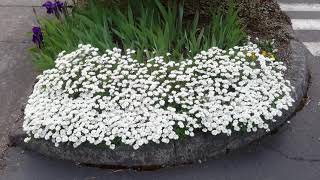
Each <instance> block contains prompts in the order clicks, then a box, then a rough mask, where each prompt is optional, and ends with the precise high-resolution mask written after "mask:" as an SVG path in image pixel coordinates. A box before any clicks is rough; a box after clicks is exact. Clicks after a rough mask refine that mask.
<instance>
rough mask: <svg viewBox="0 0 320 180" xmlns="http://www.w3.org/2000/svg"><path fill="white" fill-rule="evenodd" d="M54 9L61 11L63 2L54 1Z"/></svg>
mask: <svg viewBox="0 0 320 180" xmlns="http://www.w3.org/2000/svg"><path fill="white" fill-rule="evenodd" d="M55 4H56V7H57V8H58V9H59V11H62V8H63V6H64V4H63V2H60V1H55Z"/></svg>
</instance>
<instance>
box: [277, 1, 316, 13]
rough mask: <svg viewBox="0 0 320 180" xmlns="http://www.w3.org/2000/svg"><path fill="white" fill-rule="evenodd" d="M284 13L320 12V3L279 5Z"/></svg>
mask: <svg viewBox="0 0 320 180" xmlns="http://www.w3.org/2000/svg"><path fill="white" fill-rule="evenodd" d="M279 5H280V7H281V9H282V10H283V11H320V3H316V4H308V3H290V4H288V3H279Z"/></svg>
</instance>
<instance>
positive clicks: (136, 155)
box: [10, 39, 309, 168]
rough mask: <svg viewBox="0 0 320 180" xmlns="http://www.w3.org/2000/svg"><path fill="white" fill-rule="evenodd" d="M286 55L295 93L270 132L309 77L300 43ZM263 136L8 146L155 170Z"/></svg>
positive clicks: (15, 140)
mask: <svg viewBox="0 0 320 180" xmlns="http://www.w3.org/2000/svg"><path fill="white" fill-rule="evenodd" d="M289 52H290V54H291V58H290V60H289V63H288V70H287V74H286V77H287V79H288V80H290V81H291V84H292V86H293V87H294V88H295V92H292V97H293V98H294V99H295V103H294V104H293V106H292V107H290V108H289V110H287V111H285V112H283V116H282V117H280V118H278V119H277V122H275V123H273V124H271V125H270V126H271V127H270V128H271V130H274V129H276V128H279V127H280V126H281V125H282V124H283V123H284V122H286V121H287V120H288V119H289V118H290V117H291V116H292V115H294V113H295V111H296V109H297V108H298V107H299V105H300V102H301V101H302V99H303V97H304V95H305V93H306V91H307V87H308V79H309V74H308V69H307V65H306V58H307V53H308V51H307V50H306V48H305V47H304V45H303V44H302V43H300V42H298V41H296V40H294V39H293V40H291V42H290V46H289ZM267 134H268V133H267V132H266V131H263V130H259V131H257V132H255V133H244V134H241V133H234V134H233V135H232V136H229V137H228V136H226V135H218V136H212V135H211V134H209V133H202V132H198V133H196V135H195V136H194V137H186V138H184V139H180V140H178V141H171V142H170V143H169V144H164V143H161V144H148V145H144V146H143V147H141V148H140V149H139V150H133V148H132V147H130V146H127V145H120V146H118V147H117V148H116V150H110V149H108V148H105V147H100V146H94V145H91V144H85V145H81V146H79V147H78V148H75V149H74V148H73V146H72V145H71V144H68V143H66V144H61V145H60V146H59V147H55V146H54V145H53V143H52V142H50V141H45V140H42V139H37V140H32V141H31V142H29V143H27V144H26V143H24V142H23V139H24V137H25V135H24V134H18V135H17V134H16V135H13V136H11V137H10V139H11V142H12V144H15V145H20V146H22V147H24V148H26V149H29V150H32V151H35V152H38V153H40V154H43V155H46V156H48V157H52V158H56V159H63V160H71V161H75V162H79V163H83V164H93V165H97V166H101V165H103V166H107V167H108V166H109V167H116V168H117V167H126V168H130V167H136V168H140V167H141V168H148V167H151V168H152V167H154V168H157V167H162V166H173V165H179V164H185V163H194V162H198V161H199V160H201V161H205V160H207V159H210V158H213V157H216V156H217V155H220V154H224V153H226V152H228V151H230V150H235V149H238V148H240V147H243V146H245V145H247V144H249V143H251V142H253V141H256V140H258V139H260V138H261V137H263V136H265V135H267Z"/></svg>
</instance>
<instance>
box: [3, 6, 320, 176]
mask: <svg viewBox="0 0 320 180" xmlns="http://www.w3.org/2000/svg"><path fill="white" fill-rule="evenodd" d="M41 2H42V1H41V0H0V19H1V21H0V102H1V108H0V127H1V132H0V153H2V151H3V150H4V147H5V146H6V143H7V133H8V132H9V129H10V128H11V127H12V126H14V124H15V121H16V119H17V117H18V116H19V115H20V109H21V104H22V103H23V102H25V100H26V97H27V95H28V94H29V93H30V90H31V89H32V86H33V82H34V79H35V73H34V71H33V70H32V66H31V62H30V58H29V56H28V55H27V51H26V50H27V48H28V47H29V46H30V45H31V42H30V40H29V38H27V37H26V35H25V33H26V32H28V31H29V30H30V29H31V27H32V25H33V24H35V20H34V17H33V12H32V8H31V6H32V5H36V6H39V4H41ZM286 2H291V1H289V0H286ZM319 18H320V17H319ZM311 36H312V35H311ZM313 36H314V37H310V36H309V37H308V38H310V39H314V38H316V36H317V34H316V33H315V34H314V35H313ZM308 65H309V68H310V70H311V85H310V89H309V91H308V96H309V98H310V101H309V103H308V104H307V105H306V106H305V107H304V108H303V109H302V110H301V111H300V112H298V113H297V114H296V116H294V117H293V118H292V119H291V120H290V124H289V123H288V124H285V125H284V126H283V127H282V128H280V129H279V131H278V132H277V133H276V134H274V135H272V136H268V137H266V138H264V139H262V140H261V141H260V142H256V143H254V144H252V145H250V146H248V147H246V148H244V149H241V150H239V151H237V152H233V153H231V154H228V155H226V156H224V157H221V158H219V159H216V160H211V161H209V162H205V163H201V164H194V165H185V166H182V167H174V168H165V169H160V170H157V171H152V172H148V171H147V172H137V171H133V170H118V171H114V170H108V169H99V168H94V167H84V166H78V165H76V164H75V163H72V162H65V161H59V160H52V159H48V158H46V157H43V156H40V155H38V154H35V153H32V152H28V151H24V150H22V149H21V148H19V147H14V148H12V147H11V148H9V149H7V151H6V155H5V157H4V162H5V164H6V166H5V167H4V168H3V170H0V180H43V179H45V180H73V179H75V180H82V179H84V180H93V179H94V180H95V179H108V180H109V179H117V180H118V179H120V180H121V179H124V180H128V179H138V180H141V179H145V180H151V179H164V180H171V179H176V180H180V179H184V180H189V179H194V180H198V179H199V180H202V179H203V180H206V179H210V180H211V179H218V180H239V179H241V180H256V179H257V180H287V179H290V180H318V179H320V130H319V129H320V107H319V106H318V102H320V57H313V56H312V55H311V54H309V58H308ZM1 150H2V151H1Z"/></svg>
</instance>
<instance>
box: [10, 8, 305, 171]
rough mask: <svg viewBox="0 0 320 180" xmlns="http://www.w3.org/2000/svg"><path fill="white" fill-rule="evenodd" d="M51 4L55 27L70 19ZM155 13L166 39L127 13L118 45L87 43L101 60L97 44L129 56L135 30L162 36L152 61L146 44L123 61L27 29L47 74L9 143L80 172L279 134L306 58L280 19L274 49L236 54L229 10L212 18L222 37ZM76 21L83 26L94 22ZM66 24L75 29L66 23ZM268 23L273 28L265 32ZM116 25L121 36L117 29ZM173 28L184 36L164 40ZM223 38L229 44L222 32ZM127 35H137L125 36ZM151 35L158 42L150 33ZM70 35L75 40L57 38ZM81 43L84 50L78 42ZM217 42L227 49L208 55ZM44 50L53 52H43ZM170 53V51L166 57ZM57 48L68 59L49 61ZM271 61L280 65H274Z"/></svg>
mask: <svg viewBox="0 0 320 180" xmlns="http://www.w3.org/2000/svg"><path fill="white" fill-rule="evenodd" d="M56 5H59V8H58V6H57V7H55V8H56V9H50V8H51V7H52V6H51V5H50V6H49V5H48V4H46V7H47V9H48V7H49V10H53V11H52V12H55V14H56V16H57V17H58V19H59V18H61V15H60V14H59V12H65V13H66V12H67V11H66V10H63V9H62V8H60V6H61V7H62V6H63V4H56ZM264 5H266V4H264ZM157 6H159V4H158V5H157ZM268 8H274V9H271V10H270V9H265V11H266V12H265V13H262V14H263V16H265V15H266V14H268V15H271V14H272V13H275V12H277V13H280V14H281V11H279V7H278V6H274V7H272V6H270V7H269V6H268ZM151 9H152V8H151ZM159 9H160V10H161V13H162V15H163V16H164V17H165V18H164V19H165V21H164V22H165V24H164V26H165V28H164V33H163V34H161V33H162V32H161V31H158V30H159V28H160V29H161V26H159V27H158V29H157V28H155V29H156V31H154V32H149V31H148V30H147V29H143V28H144V27H143V25H145V23H150V22H152V23H151V24H150V25H151V26H157V25H154V23H153V21H152V20H151V21H150V19H148V18H146V19H145V21H143V22H142V24H141V22H140V20H137V22H138V24H139V23H140V24H139V25H137V27H135V26H136V25H135V24H134V23H133V22H134V21H135V20H134V19H131V18H130V14H132V13H133V12H131V10H130V9H129V10H128V14H129V18H128V22H127V23H128V24H131V25H132V26H131V28H133V29H134V28H136V29H135V31H132V32H130V31H129V32H128V31H127V30H126V29H121V28H122V27H123V26H124V24H121V23H123V22H125V21H126V20H127V19H123V22H121V23H120V24H117V23H116V22H115V25H112V28H111V29H110V30H111V31H114V36H115V37H116V38H115V37H113V38H110V37H109V35H108V36H104V41H105V42H104V43H97V42H98V41H99V42H100V40H98V39H96V40H94V38H96V37H98V36H96V37H95V35H93V36H92V37H91V39H88V38H84V39H87V40H88V41H89V42H91V43H93V44H96V45H98V46H101V47H100V48H99V50H100V53H101V50H103V49H102V48H103V47H104V46H108V45H110V46H111V45H112V44H113V43H117V44H119V43H120V44H121V47H122V48H125V47H127V48H128V45H130V43H131V42H132V41H136V40H137V39H138V40H139V42H140V41H141V40H145V39H144V35H143V34H140V31H141V32H142V33H144V32H148V33H149V35H148V36H146V37H148V38H150V39H151V40H152V38H155V37H156V36H159V37H161V38H159V39H158V40H157V41H154V43H155V50H154V51H153V53H154V54H155V55H150V53H151V51H150V50H151V49H152V48H150V47H146V46H145V45H146V44H148V43H149V41H148V40H146V41H144V43H145V44H136V45H138V46H139V48H140V49H139V48H138V52H137V53H136V52H135V51H133V50H127V51H126V53H125V54H122V53H121V52H120V49H113V50H107V51H106V53H105V54H103V55H99V52H98V51H99V50H98V49H96V48H94V47H92V46H91V45H79V47H78V49H73V48H74V45H72V46H68V44H65V45H63V44H61V43H59V42H56V41H55V40H56V39H55V36H57V34H55V35H54V36H53V38H52V34H54V33H55V30H54V29H52V27H54V26H55V23H56V22H54V23H50V22H49V21H45V22H44V23H45V25H46V26H44V27H47V29H46V31H47V33H48V34H51V37H48V34H47V35H46V34H45V36H47V39H46V38H44V39H45V40H44V42H43V36H42V33H41V29H39V28H34V42H35V43H36V44H37V46H38V48H40V50H37V49H33V50H32V53H33V55H34V57H36V63H37V65H40V68H44V69H49V70H45V71H44V73H43V75H41V76H39V77H38V79H39V81H38V82H37V83H36V85H35V90H34V92H33V94H32V95H31V96H30V100H29V101H28V104H27V106H26V110H25V122H24V125H23V128H24V131H25V132H26V133H27V135H23V134H20V135H16V136H14V137H13V138H12V139H13V140H14V141H17V143H19V144H21V145H22V146H24V147H26V148H28V149H31V150H33V151H37V152H39V153H42V154H45V155H47V156H50V157H54V158H58V159H65V160H72V161H76V162H80V163H83V164H94V165H106V166H111V167H161V166H168V165H169V166H170V165H178V164H184V163H191V162H198V161H199V160H200V161H204V160H207V159H210V158H212V157H215V156H217V155H219V154H223V153H226V152H228V151H230V150H234V149H238V148H240V147H243V146H244V145H247V144H249V143H250V142H252V141H255V140H258V139H259V138H261V137H262V136H264V135H266V134H268V133H269V132H270V131H272V130H274V129H276V128H278V127H279V126H281V124H283V123H284V122H286V121H287V120H288V119H289V118H290V117H291V116H292V115H293V114H294V113H295V110H296V109H297V107H298V106H299V105H300V102H301V100H302V98H303V96H304V94H305V92H306V89H307V82H308V72H307V68H306V59H305V58H306V52H307V51H306V50H305V48H304V46H303V45H302V44H301V43H299V42H297V41H296V40H294V39H290V38H289V37H293V33H292V30H291V27H290V26H289V25H288V24H287V23H286V21H287V19H286V18H285V17H282V18H280V19H277V20H279V21H281V22H279V24H281V26H282V27H281V28H279V29H281V30H284V31H287V32H286V36H285V38H281V37H279V35H280V34H281V33H280V31H277V33H274V34H273V35H271V36H273V37H276V38H277V39H275V41H276V44H277V45H278V47H279V49H280V52H278V53H277V54H273V52H274V51H273V47H272V46H271V45H272V44H270V43H261V44H259V42H261V41H259V40H257V42H256V43H257V44H258V45H256V44H253V43H251V42H249V43H248V44H247V45H244V46H241V45H240V46H237V45H238V44H239V43H241V42H242V40H241V39H242V38H241V37H243V33H242V30H241V28H240V27H239V26H238V22H237V20H235V19H234V18H235V17H236V16H235V15H236V14H235V13H234V11H233V10H230V7H229V11H228V13H227V15H226V18H225V19H226V21H225V22H223V21H224V20H221V19H222V18H220V19H219V18H215V17H213V19H214V20H213V22H212V23H213V24H214V25H217V24H220V26H219V28H220V29H219V28H218V29H217V28H216V27H217V26H214V27H213V29H212V28H211V25H210V26H208V27H202V30H201V29H199V30H198V27H199V26H200V27H201V26H203V25H201V23H200V25H198V21H199V20H198V19H197V18H195V19H194V20H193V23H192V26H191V27H190V28H191V29H190V31H191V32H190V34H189V32H188V31H185V30H184V29H182V25H183V26H185V24H183V23H181V22H179V23H177V24H176V25H177V27H174V26H170V24H169V25H168V22H171V21H172V20H174V19H176V18H175V17H174V16H172V14H181V13H178V12H181V11H177V12H176V11H175V10H176V9H179V8H177V7H175V6H174V8H173V11H172V12H171V11H168V12H165V11H164V10H163V8H162V7H161V6H160V7H159ZM148 10H149V9H148ZM152 11H153V10H151V11H148V12H152ZM48 12H50V11H48ZM100 12H102V11H100ZM142 12H144V9H143V11H142ZM191 12H192V11H191ZM117 13H118V12H116V13H110V14H117ZM170 13H171V14H170ZM219 13H220V12H219ZM219 13H218V15H219ZM200 14H201V13H200ZM79 15H81V14H79ZM79 15H78V16H79ZM218 15H215V16H217V17H219V16H218ZM240 15H241V11H240ZM119 16H120V17H123V16H122V15H119ZM244 16H245V15H244ZM259 16H262V15H261V14H260V15H259ZM75 17H76V16H75ZM79 17H80V19H81V20H83V23H84V25H88V24H91V22H89V23H88V19H85V18H83V17H81V16H79ZM141 17H143V18H145V17H146V16H145V14H142V15H141ZM179 17H180V16H179ZM221 17H223V16H221ZM246 17H247V18H249V19H252V18H253V17H249V16H248V15H247V16H246ZM76 18H77V17H76ZM98 18H99V16H98ZM257 18H258V19H259V18H261V17H257ZM102 19H103V18H102ZM181 19H182V16H181ZM200 19H201V18H200ZM231 19H233V20H231ZM262 19H266V18H265V17H262ZM267 19H268V18H267ZM65 21H67V22H69V23H70V24H72V23H74V22H73V21H72V19H71V20H70V19H67V18H66V20H65ZM110 21H112V20H110ZM110 21H108V22H110ZM156 21H159V22H158V23H159V25H160V24H161V23H162V20H161V19H156ZM75 22H78V21H75ZM224 24H227V25H226V26H224ZM274 24H277V23H273V24H269V25H270V26H274ZM279 24H278V25H279ZM91 25H92V24H91ZM104 26H105V24H104ZM48 27H51V28H48ZM59 27H61V28H64V29H63V30H62V32H63V31H65V32H68V33H74V30H72V29H71V30H70V27H68V26H65V27H64V26H59ZM117 27H118V28H119V29H118V30H114V28H117ZM186 27H188V26H186ZM68 28H69V29H68ZM174 28H176V30H179V31H185V33H182V34H180V32H179V31H178V32H175V33H176V34H175V35H174V36H172V37H171V35H169V36H167V35H166V32H171V31H172V32H174V31H175V30H173V29H174ZM247 28H250V26H247ZM256 28H258V27H256ZM265 29H266V31H270V28H265ZM84 31H86V29H84ZM99 31H100V29H99V30H97V32H99ZM226 31H230V32H231V33H232V35H233V36H231V38H230V34H228V33H226V34H224V33H225V32H226ZM49 32H50V33H49ZM101 32H103V31H101ZM159 32H160V34H159ZM247 32H249V34H251V35H253V36H255V37H256V36H259V37H264V38H265V36H268V35H269V33H268V32H265V33H263V32H262V29H261V28H260V29H259V30H256V29H252V28H250V29H247ZM59 33H61V31H60V32H59ZM79 33H80V34H81V33H83V32H80V31H79V32H78V34H79ZM132 33H137V34H136V35H135V36H131V34H132ZM152 33H155V34H156V36H154V35H150V34H152ZM62 34H63V33H62ZM58 35H59V34H58ZM59 36H60V35H59ZM59 36H57V37H59ZM70 37H71V38H72V37H73V36H69V37H66V38H64V39H67V38H70ZM195 37H196V38H195ZM226 37H227V38H226ZM237 37H239V38H238V39H237ZM50 38H51V39H50ZM60 38H61V37H60ZM79 38H80V42H82V41H83V38H82V37H80V36H79ZM81 38H82V40H81ZM130 38H132V39H130ZM139 38H140V39H139ZM175 38H176V39H175ZM179 38H180V39H179ZM62 39H63V38H62ZM128 39H130V40H128ZM150 39H149V40H150ZM208 39H212V41H209V40H208ZM73 40H74V39H73ZM163 40H168V41H163ZM176 41H177V42H179V43H176ZM167 42H169V43H168V44H169V46H168V47H167V46H166V45H167ZM180 42H181V43H182V44H181V43H180ZM108 43H109V44H108ZM157 43H158V44H157ZM215 43H216V46H218V47H220V48H223V49H226V50H222V49H219V48H210V47H212V46H213V45H212V44H215ZM48 45H52V47H51V48H48V47H46V46H48ZM149 45H150V46H152V43H151V44H149ZM63 46H65V47H66V48H63ZM131 46H132V44H131ZM171 46H174V48H173V49H170V47H171ZM41 48H44V49H41ZM59 48H61V50H64V49H66V50H68V51H67V53H60V54H59V55H58V58H57V59H56V60H54V59H55V55H54V54H55V53H57V52H59V51H61V50H59ZM143 48H146V49H145V50H144V49H143ZM168 48H169V49H168ZM259 48H261V49H259ZM264 48H265V49H264ZM167 50H169V51H170V52H168V51H167ZM171 50H172V51H171ZM199 50H203V51H201V52H200V51H199ZM39 52H40V53H39ZM144 52H145V53H146V55H143V53H144ZM68 53H69V54H68ZM194 53H197V54H194ZM52 54H53V56H52V57H50V55H52ZM135 58H137V59H138V60H135ZM172 59H173V60H172ZM276 59H281V60H282V61H284V62H274V61H276ZM43 60H45V61H43ZM106 60H107V61H106ZM55 61H56V62H55ZM43 62H45V63H43ZM284 65H285V66H286V67H287V68H286V71H284V69H285V67H284ZM224 66H225V67H224ZM213 67H215V68H213ZM212 68H213V69H212ZM216 69H218V70H216ZM91 78H93V79H91ZM108 78H109V79H108ZM259 78H261V79H259ZM106 80H108V81H106ZM286 80H289V81H290V83H289V82H288V81H286ZM95 82H97V83H95ZM81 83H83V84H81ZM221 84H222V85H221ZM291 90H293V91H291ZM164 92H166V93H164ZM249 92H250V93H251V94H250V93H249ZM269 92H272V93H274V95H273V94H270V93H269ZM252 94H255V95H252ZM128 95H129V96H128ZM90 98H91V99H90ZM247 98H248V99H247ZM150 102H151V103H150ZM254 108H257V110H254ZM81 111H83V112H85V113H82V112H81ZM241 111H244V112H241ZM76 112H78V113H76ZM142 112H143V113H142ZM119 118H120V119H119ZM127 118H128V119H127ZM115 119H118V120H116V121H115ZM126 129H127V130H126ZM22 139H25V142H28V143H24V142H22Z"/></svg>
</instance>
